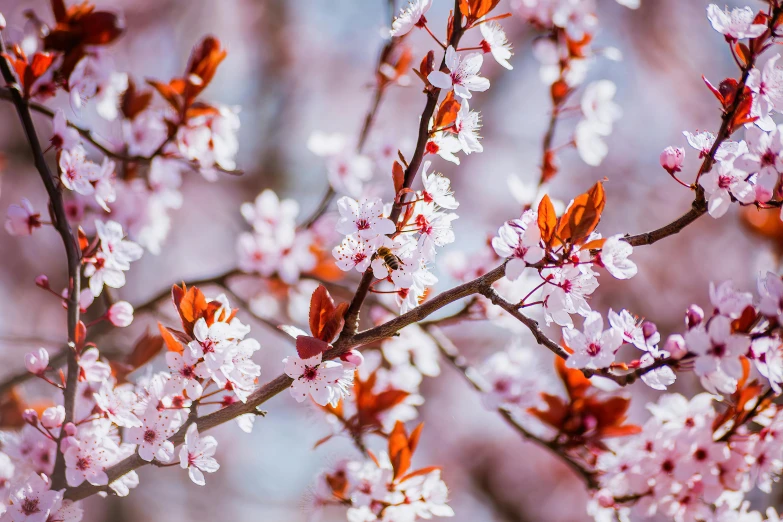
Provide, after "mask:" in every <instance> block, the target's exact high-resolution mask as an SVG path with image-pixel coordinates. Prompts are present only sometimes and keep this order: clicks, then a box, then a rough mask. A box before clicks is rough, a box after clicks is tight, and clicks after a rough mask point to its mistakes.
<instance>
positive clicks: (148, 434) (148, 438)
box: [144, 430, 158, 443]
mask: <svg viewBox="0 0 783 522" xmlns="http://www.w3.org/2000/svg"><path fill="white" fill-rule="evenodd" d="M156 438H158V434H157V433H155V430H147V431H145V432H144V442H146V443H151V442H154V441H155V439H156Z"/></svg>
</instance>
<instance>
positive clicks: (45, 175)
mask: <svg viewBox="0 0 783 522" xmlns="http://www.w3.org/2000/svg"><path fill="white" fill-rule="evenodd" d="M5 54H6V48H5V43H4V41H3V37H2V34H0V55H5ZM0 73H2V76H3V80H4V81H5V83H6V85H7V86H8V92H9V93H10V96H11V100H12V101H13V104H14V106H15V107H16V112H17V114H18V115H19V120H20V121H21V124H22V128H23V129H24V134H25V137H26V138H27V142H28V145H29V146H30V151H31V152H32V155H33V161H34V163H35V168H36V169H37V170H38V174H39V175H40V176H41V180H42V181H43V184H44V187H45V188H46V193H47V194H48V196H49V209H50V213H51V215H52V225H53V226H54V228H55V229H56V230H57V232H58V234H60V238H61V239H62V242H63V246H64V247H65V256H66V259H67V263H68V297H67V298H66V300H65V301H66V306H67V316H68V351H67V353H68V355H67V366H68V379H67V381H66V386H65V390H64V392H63V395H64V397H63V405H64V408H65V422H66V423H68V422H72V421H73V410H74V406H75V402H76V385H77V379H78V377H79V363H78V361H77V359H76V349H77V343H78V341H79V340H78V339H77V330H78V325H79V293H80V273H79V270H80V268H81V251H80V249H79V242H78V241H77V239H76V236H75V235H74V232H73V230H72V229H71V226H70V224H69V223H68V218H67V214H66V212H65V204H64V202H63V197H62V194H61V193H60V191H59V190H58V188H57V185H56V184H55V179H56V178H55V176H54V175H53V174H52V172H51V171H50V170H49V166H48V165H47V163H46V159H45V158H44V152H43V149H42V148H41V143H40V141H39V140H38V135H37V134H36V132H35V125H34V124H33V119H32V116H31V115H30V106H29V103H28V101H27V100H26V99H24V98H23V97H22V94H21V92H20V90H19V88H18V87H19V86H18V85H17V84H16V79H15V77H14V74H13V72H12V71H11V67H10V65H9V64H8V61H7V60H6V59H5V58H3V57H0ZM64 433H65V430H62V433H61V434H60V439H62V437H63V435H64ZM57 442H58V444H57V454H56V458H55V465H54V473H53V474H52V487H53V488H55V489H60V488H62V487H64V485H65V458H64V456H63V453H62V451H61V450H60V444H59V442H60V441H59V440H58V441H57Z"/></svg>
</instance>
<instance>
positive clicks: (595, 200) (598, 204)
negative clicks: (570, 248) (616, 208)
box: [557, 181, 606, 244]
mask: <svg viewBox="0 0 783 522" xmlns="http://www.w3.org/2000/svg"><path fill="white" fill-rule="evenodd" d="M605 205H606V197H605V194H604V187H603V184H602V183H601V182H600V181H599V182H598V183H596V184H595V185H593V187H592V188H591V189H590V190H589V191H587V192H585V193H584V194H581V195H579V196H577V197H576V198H575V199H574V201H573V203H571V206H570V207H569V208H568V210H567V211H566V213H565V214H564V215H563V217H561V218H560V228H559V229H558V234H557V235H558V237H559V238H560V239H561V240H562V241H566V240H569V239H570V240H571V242H572V243H573V244H578V243H579V242H580V241H581V240H583V239H585V238H587V237H588V236H589V235H590V233H591V232H592V231H593V230H595V227H596V226H598V222H599V221H600V220H601V214H602V213H603V211H604V206H605Z"/></svg>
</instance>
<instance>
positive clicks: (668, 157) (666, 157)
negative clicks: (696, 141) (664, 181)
mask: <svg viewBox="0 0 783 522" xmlns="http://www.w3.org/2000/svg"><path fill="white" fill-rule="evenodd" d="M684 159H685V149H682V148H680V147H666V148H665V149H663V152H661V167H663V168H664V169H666V172H668V173H669V174H674V173H675V172H680V171H681V170H682V162H683V160H684Z"/></svg>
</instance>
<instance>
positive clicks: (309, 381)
mask: <svg viewBox="0 0 783 522" xmlns="http://www.w3.org/2000/svg"><path fill="white" fill-rule="evenodd" d="M321 357H322V354H320V353H319V354H318V355H316V356H315V357H311V358H309V359H300V358H299V357H297V356H295V355H291V356H289V357H286V358H285V359H284V360H283V364H284V365H285V373H286V375H288V376H289V377H291V378H292V379H293V380H294V381H293V382H292V383H291V387H290V388H289V390H290V392H291V396H293V397H294V398H295V399H296V401H297V402H302V401H304V400H305V399H306V398H307V396H308V395H310V396H311V397H312V398H313V400H314V401H315V402H316V404H320V405H321V406H326V405H327V404H331V405H332V406H336V405H337V403H338V402H339V401H340V399H342V398H343V397H345V396H346V395H347V394H348V389H349V387H350V386H352V385H353V372H354V367H353V365H351V364H348V363H341V362H338V361H321Z"/></svg>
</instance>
